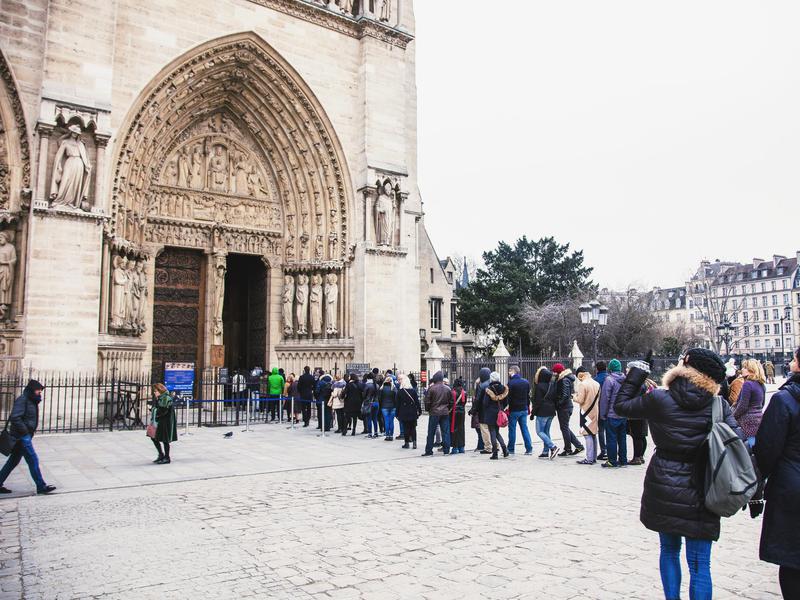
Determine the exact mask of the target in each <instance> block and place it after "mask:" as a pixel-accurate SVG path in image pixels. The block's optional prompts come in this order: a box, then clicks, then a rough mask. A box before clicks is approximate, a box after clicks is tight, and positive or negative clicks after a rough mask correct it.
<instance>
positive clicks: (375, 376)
mask: <svg viewBox="0 0 800 600" xmlns="http://www.w3.org/2000/svg"><path fill="white" fill-rule="evenodd" d="M383 380H384V377H382V376H381V371H380V369H378V367H375V368H373V369H372V381H374V382H375V390H376V394H375V398H376V400H378V397H379V395H380V391H381V389H382V388H383ZM378 427H379V428H380V430H381V435H380V437H384V434H385V432H386V422H385V419H384V418H383V414H382V412H381V407H380V402H379V401H378Z"/></svg>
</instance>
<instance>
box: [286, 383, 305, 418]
mask: <svg viewBox="0 0 800 600" xmlns="http://www.w3.org/2000/svg"><path fill="white" fill-rule="evenodd" d="M283 397H284V398H285V400H284V401H283V410H284V411H285V412H286V420H287V421H289V422H290V423H291V422H292V419H294V422H295V423H299V422H300V417H301V416H302V415H301V411H300V403H299V402H298V401H297V379H296V378H295V374H294V373H289V375H288V376H287V377H286V383H284V384H283ZM293 400H294V402H293Z"/></svg>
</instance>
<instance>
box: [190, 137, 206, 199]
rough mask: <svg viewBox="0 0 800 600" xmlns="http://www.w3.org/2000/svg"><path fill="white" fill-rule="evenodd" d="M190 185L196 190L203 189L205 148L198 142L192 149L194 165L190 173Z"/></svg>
mask: <svg viewBox="0 0 800 600" xmlns="http://www.w3.org/2000/svg"><path fill="white" fill-rule="evenodd" d="M189 187H191V188H193V189H195V190H202V189H203V150H202V148H201V147H200V144H197V145H196V146H195V147H194V149H193V150H192V166H191V172H190V173H189Z"/></svg>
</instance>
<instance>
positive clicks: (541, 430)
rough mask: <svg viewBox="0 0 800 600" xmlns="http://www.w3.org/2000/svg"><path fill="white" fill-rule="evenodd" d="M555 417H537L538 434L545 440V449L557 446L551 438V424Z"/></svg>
mask: <svg viewBox="0 0 800 600" xmlns="http://www.w3.org/2000/svg"><path fill="white" fill-rule="evenodd" d="M553 419H555V417H536V435H538V436H539V439H541V440H542V441H543V442H544V447H545V450H550V448H555V447H556V445H555V444H554V443H553V440H551V439H550V425H552V424H553Z"/></svg>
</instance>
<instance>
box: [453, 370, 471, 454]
mask: <svg viewBox="0 0 800 600" xmlns="http://www.w3.org/2000/svg"><path fill="white" fill-rule="evenodd" d="M466 405H467V392H465V391H464V381H463V380H462V379H461V378H460V377H458V378H456V381H455V383H454V384H453V408H452V409H451V410H450V443H451V444H452V445H453V450H452V452H453V453H454V454H464V452H465V446H466V445H467V440H466V423H465V422H464V421H465V417H466V412H467V409H466Z"/></svg>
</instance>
